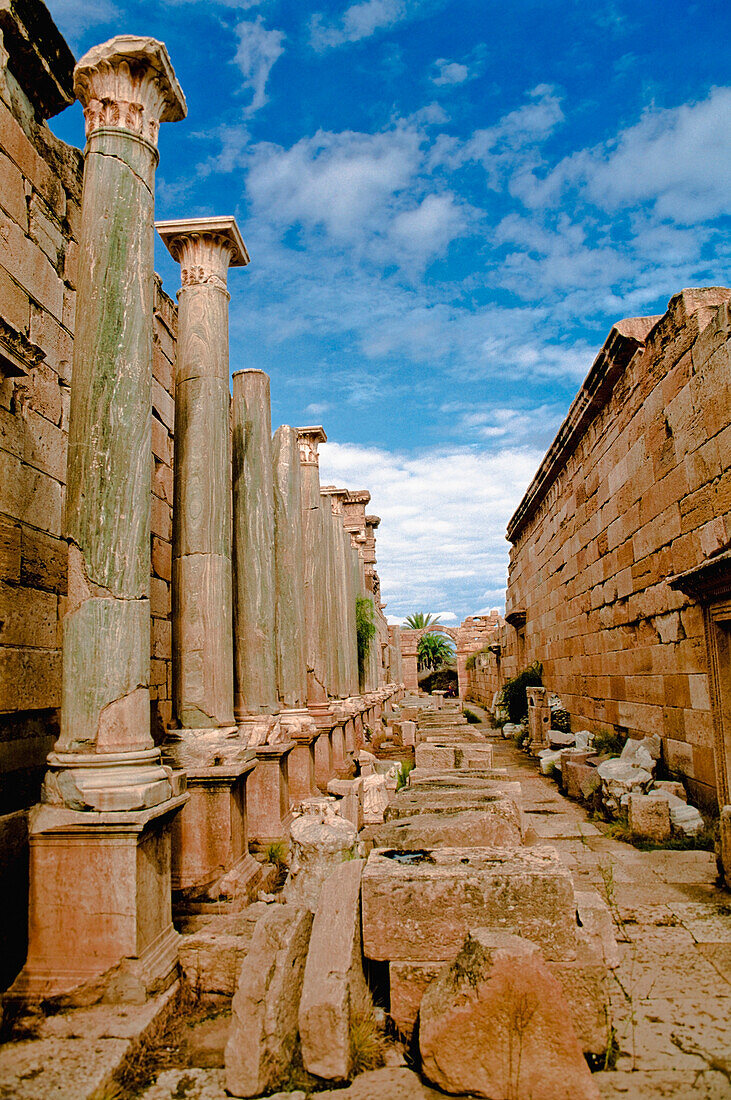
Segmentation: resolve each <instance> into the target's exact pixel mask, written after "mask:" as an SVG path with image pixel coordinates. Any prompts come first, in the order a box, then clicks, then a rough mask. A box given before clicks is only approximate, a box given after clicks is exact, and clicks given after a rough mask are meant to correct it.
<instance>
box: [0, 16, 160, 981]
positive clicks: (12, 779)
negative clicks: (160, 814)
mask: <svg viewBox="0 0 731 1100" xmlns="http://www.w3.org/2000/svg"><path fill="white" fill-rule="evenodd" d="M36 8H37V11H36V17H37V19H39V20H41V21H42V25H43V31H44V33H43V36H40V35H34V41H33V42H32V43H31V48H30V49H28V44H27V43H25V44H24V43H23V39H22V34H23V31H22V27H17V26H15V25H14V24H12V23H11V20H12V15H8V14H7V13H6V15H7V19H6V20H4V21H3V27H4V48H3V47H2V46H0V853H1V858H0V893H2V896H3V897H4V898H6V899H8V900H7V904H4V905H3V911H2V913H1V914H0V940H2V942H3V943H4V944H5V945H6V950H5V951H4V952H3V959H2V961H1V962H0V988H3V987H4V986H6V985H7V984H8V982H9V981H10V980H11V978H12V977H13V976H14V974H15V972H16V971H17V969H18V967H19V965H20V963H22V952H23V951H24V944H25V936H26V919H27V918H26V912H25V906H26V896H25V895H26V892H27V825H26V810H27V808H28V807H29V806H30V805H32V804H33V803H34V802H36V801H37V800H38V798H39V793H40V783H41V780H42V778H43V772H44V768H45V761H46V756H47V754H48V752H49V751H50V750H51V749H52V747H53V744H54V742H55V741H56V738H57V737H58V732H59V729H58V710H59V707H60V702H61V620H62V617H63V614H64V612H65V608H66V601H67V595H68V589H67V563H66V559H67V553H66V544H65V542H62V540H61V533H62V526H63V511H64V501H65V481H66V459H67V449H68V448H67V440H68V417H69V395H70V382H71V365H72V359H73V329H74V312H75V305H76V302H75V299H76V263H77V253H78V238H79V215H80V202H81V187H82V171H83V159H82V154H81V152H80V151H79V150H78V149H74V148H72V147H71V146H68V145H66V144H65V143H63V142H62V141H59V140H58V139H57V138H56V137H55V136H54V135H53V134H52V133H51V131H50V129H49V128H48V126H47V125H46V122H45V120H46V119H47V118H49V117H50V116H52V115H54V114H57V113H58V112H59V111H60V110H62V109H63V108H64V107H65V106H67V105H68V104H69V103H71V102H73V91H72V72H73V65H74V59H73V57H72V55H71V53H70V51H69V50H68V47H67V46H66V43H65V42H64V40H63V39H62V38H61V35H60V34H59V32H58V31H57V29H56V28H55V26H54V25H53V23H52V21H51V19H50V16H49V15H48V12H47V10H46V9H45V8H44V7H43V6H42V5H40V4H38V5H34V11H35V9H36ZM41 40H42V41H43V42H44V43H45V44H46V45H48V48H49V56H43V57H41V56H40V54H38V53H37V50H38V49H40V47H38V46H37V42H38V41H41ZM6 55H7V59H6ZM51 55H52V56H51ZM176 312H177V311H176V308H175V306H174V305H173V303H172V302H171V301H170V300H169V298H167V297H166V295H164V294H163V292H162V290H161V287H160V284H159V283H158V282H157V281H156V285H155V294H154V348H153V376H154V377H153V383H152V385H153V395H152V409H151V418H152V456H151V460H150V462H151V469H150V476H151V518H152V539H151V548H152V576H151V581H150V603H151V611H152V616H153V618H152V638H151V658H152V662H151V689H150V695H151V709H152V715H151V717H152V730H153V735H154V736H155V739H156V740H158V741H159V740H161V738H162V733H163V728H164V726H165V724H166V723H167V722H168V721H169V719H170V717H171V697H172V695H171V688H172V682H171V649H170V645H171V635H170V630H171V624H170V578H171V524H172V500H173V497H172V491H173V479H172V437H173V413H174V405H173V398H172V386H173V378H172V374H173V366H172V364H173V358H174V350H175V338H176V324H177V320H176Z"/></svg>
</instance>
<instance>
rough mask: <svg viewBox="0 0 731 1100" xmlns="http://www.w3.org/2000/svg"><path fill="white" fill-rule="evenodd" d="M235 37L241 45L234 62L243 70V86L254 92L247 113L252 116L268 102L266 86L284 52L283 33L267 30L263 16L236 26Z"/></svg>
mask: <svg viewBox="0 0 731 1100" xmlns="http://www.w3.org/2000/svg"><path fill="white" fill-rule="evenodd" d="M236 34H237V35H238V39H239V44H238V48H237V50H236V56H235V58H234V61H235V62H236V64H237V65H238V67H239V69H240V70H241V74H242V76H243V78H244V87H245V88H249V89H250V90H251V92H252V93H253V94H252V100H251V103H250V105H249V107H248V108H247V112H246V113H247V114H248V115H252V114H254V113H255V112H256V111H258V110H259V109H260V108H261V107H263V106H264V104H265V103H266V102H267V95H266V84H267V80H268V79H269V73H270V72H271V71H272V66H273V65H274V64H275V62H276V61H278V60H279V58H280V57H281V56H282V54H283V53H284V46H283V44H282V43H283V42H284V34H283V33H282V31H278V30H267V29H266V27H265V26H264V21H263V19H262V17H261V16H260V15H259V16H257V18H256V19H255V20H254V21H253V22H247V21H244V22H242V23H239V24H237V26H236Z"/></svg>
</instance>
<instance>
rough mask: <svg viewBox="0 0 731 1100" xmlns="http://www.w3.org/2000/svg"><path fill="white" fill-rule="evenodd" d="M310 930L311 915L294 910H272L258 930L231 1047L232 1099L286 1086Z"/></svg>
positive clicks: (237, 1002)
mask: <svg viewBox="0 0 731 1100" xmlns="http://www.w3.org/2000/svg"><path fill="white" fill-rule="evenodd" d="M311 928H312V913H310V911H309V910H308V909H296V908H295V907H294V906H290V905H277V906H273V907H272V911H271V913H267V914H266V916H265V917H262V919H261V920H260V921H259V923H258V924H257V926H256V931H255V933H254V936H253V938H252V941H251V947H250V948H249V953H248V955H247V956H246V958H245V960H244V964H243V966H242V967H241V974H240V976H239V982H238V987H237V989H236V994H235V996H234V999H233V1005H232V1009H233V1016H232V1019H231V1032H230V1035H229V1040H228V1043H227V1044H226V1053H225V1061H226V1088H227V1089H228V1091H229V1092H230V1093H231V1094H232V1095H233V1096H241V1097H250V1096H259V1095H261V1093H263V1092H272V1091H274V1089H277V1088H279V1087H280V1086H281V1085H284V1084H285V1083H286V1080H287V1076H288V1074H289V1070H290V1067H291V1065H292V1061H293V1059H294V1057H295V1054H296V1050H297V1041H298V1023H297V1015H298V1010H299V1001H300V992H301V989H302V980H303V977H304V972H305V962H306V959H307V948H308V945H309V942H310V930H311Z"/></svg>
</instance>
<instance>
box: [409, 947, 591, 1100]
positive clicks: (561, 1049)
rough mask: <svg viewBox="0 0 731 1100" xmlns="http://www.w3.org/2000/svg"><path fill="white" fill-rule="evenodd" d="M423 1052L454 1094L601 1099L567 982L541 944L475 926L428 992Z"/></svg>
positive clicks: (433, 1077)
mask: <svg viewBox="0 0 731 1100" xmlns="http://www.w3.org/2000/svg"><path fill="white" fill-rule="evenodd" d="M419 1049H420V1052H421V1059H422V1071H423V1073H424V1075H425V1076H426V1077H427V1079H428V1080H430V1081H432V1082H433V1083H434V1084H436V1085H437V1086H438V1087H439V1088H441V1089H444V1090H446V1091H447V1092H451V1093H470V1094H473V1095H475V1094H476V1095H478V1096H485V1097H491V1098H493V1100H494V1098H496V1097H501V1098H505V1097H515V1098H523V1097H536V1098H538V1097H540V1100H569V1098H570V1100H599V1091H598V1089H597V1087H596V1085H595V1084H594V1082H593V1081H592V1078H591V1073H590V1072H589V1067H588V1066H587V1064H586V1062H585V1061H584V1057H583V1054H582V1051H581V1046H580V1044H579V1042H578V1039H577V1037H576V1033H575V1031H574V1027H573V1024H572V1020H571V1011H570V1008H569V1006H568V1004H567V1002H566V999H565V997H564V995H563V990H562V987H561V983H560V982H559V980H558V979H557V978H556V977H555V976H554V975H553V974H552V973H551V971H550V970H549V968H548V966H547V964H546V962H545V960H544V959H543V958H542V956H541V954H540V952H539V951H538V950H537V948H536V946H535V944H534V943H529V942H527V941H526V940H525V939H518V938H517V937H515V936H498V937H496V936H494V934H492V933H487V932H484V931H482V930H478V931H475V932H474V933H473V934H471V935H469V936H468V937H467V939H466V940H465V941H464V945H463V947H462V949H461V950H460V952H459V954H458V955H457V957H456V959H455V961H454V963H453V964H452V966H450V967H448V968H445V970H444V971H443V972H442V974H441V975H440V976H439V977H437V978H436V979H435V980H434V981H433V982H432V983H431V984H430V985H429V986H428V988H427V989H426V991H425V993H424V996H423V997H422V1001H421V1008H420V1013H419Z"/></svg>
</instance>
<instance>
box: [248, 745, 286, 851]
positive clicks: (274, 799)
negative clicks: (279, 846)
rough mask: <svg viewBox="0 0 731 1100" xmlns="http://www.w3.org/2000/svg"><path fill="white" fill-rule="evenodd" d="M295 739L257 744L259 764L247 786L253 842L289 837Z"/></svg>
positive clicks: (257, 760) (259, 846)
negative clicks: (289, 761)
mask: <svg viewBox="0 0 731 1100" xmlns="http://www.w3.org/2000/svg"><path fill="white" fill-rule="evenodd" d="M293 748H294V741H285V742H280V743H279V744H276V745H257V746H256V767H255V768H254V771H253V772H252V773H251V776H250V778H249V786H248V791H247V794H248V810H249V838H250V844H251V845H252V846H255V847H256V848H261V847H263V846H264V845H265V844H271V843H275V842H276V841H285V842H287V841H288V840H289V826H290V825H291V823H292V812H291V810H290V803H289V766H288V757H289V754H290V753H291V752H292V749H293Z"/></svg>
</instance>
